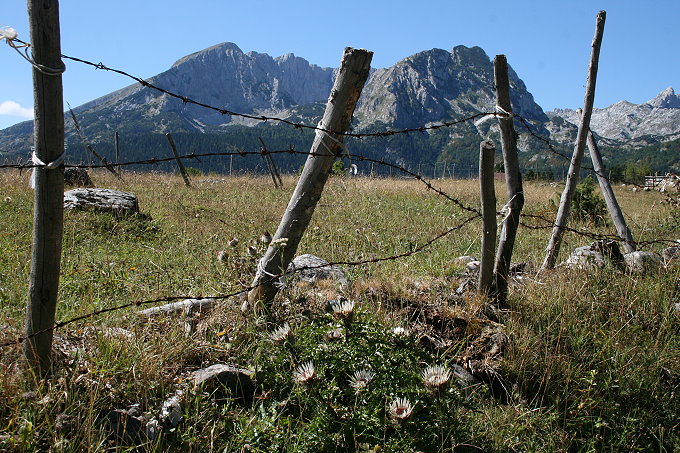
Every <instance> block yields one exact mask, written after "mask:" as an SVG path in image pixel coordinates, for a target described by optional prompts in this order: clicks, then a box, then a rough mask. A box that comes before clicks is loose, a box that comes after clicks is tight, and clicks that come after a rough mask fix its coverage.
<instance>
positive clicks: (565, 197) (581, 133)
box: [541, 11, 607, 271]
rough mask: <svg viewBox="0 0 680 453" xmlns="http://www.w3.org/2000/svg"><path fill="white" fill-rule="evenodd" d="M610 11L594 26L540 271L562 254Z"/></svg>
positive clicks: (553, 262) (598, 17)
mask: <svg viewBox="0 0 680 453" xmlns="http://www.w3.org/2000/svg"><path fill="white" fill-rule="evenodd" d="M606 16H607V13H606V12H604V11H600V12H599V13H597V21H596V26H595V37H594V38H593V43H592V51H591V54H590V65H589V67H588V81H587V82H586V94H585V98H584V101H583V104H584V105H583V114H582V115H581V121H580V123H579V127H578V135H577V137H576V145H575V147H574V154H573V156H572V158H571V164H570V165H569V172H568V173H567V181H566V184H565V187H564V191H563V192H562V197H561V198H560V206H559V208H558V209H557V217H556V218H555V226H554V227H553V229H552V234H551V236H550V241H549V242H548V246H547V248H546V255H545V260H544V261H543V265H542V266H541V270H542V271H544V270H548V269H553V268H554V267H555V262H556V261H557V255H558V254H559V253H560V246H561V245H562V236H563V234H564V227H565V226H566V225H567V219H568V217H569V209H570V207H571V201H572V199H573V198H574V193H575V192H576V184H577V182H578V177H579V173H580V171H581V160H582V158H583V152H584V151H585V147H586V140H587V136H588V131H589V128H590V117H591V115H592V113H593V103H594V102H595V82H596V81H597V66H598V61H599V58H600V46H601V45H602V35H603V34H604V23H605V19H606Z"/></svg>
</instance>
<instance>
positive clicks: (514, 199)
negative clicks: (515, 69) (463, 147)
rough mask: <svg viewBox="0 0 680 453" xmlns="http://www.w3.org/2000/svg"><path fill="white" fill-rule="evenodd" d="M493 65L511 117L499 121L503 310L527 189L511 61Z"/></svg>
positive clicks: (497, 286) (499, 299)
mask: <svg viewBox="0 0 680 453" xmlns="http://www.w3.org/2000/svg"><path fill="white" fill-rule="evenodd" d="M493 65H494V78H495V80H496V105H498V107H500V109H502V111H505V112H507V113H508V114H509V115H507V117H499V118H498V124H499V126H500V128H501V143H502V145H503V167H504V169H505V187H506V190H507V194H508V200H509V201H508V203H507V209H509V212H508V214H507V215H506V216H505V220H504V221H503V227H502V229H501V234H500V237H499V239H498V251H497V252H496V264H495V267H494V296H495V298H496V303H497V304H498V305H499V306H501V307H502V306H504V305H505V304H506V302H507V298H508V274H509V273H510V261H511V259H512V251H513V248H514V247H515V237H516V236H517V228H519V219H520V214H521V212H522V208H523V207H524V190H523V189H522V175H521V173H520V172H519V159H518V158H517V133H516V132H515V127H514V125H513V120H512V104H511V103H510V80H509V78H508V61H507V59H506V57H505V55H496V58H494V61H493ZM500 109H499V110H500Z"/></svg>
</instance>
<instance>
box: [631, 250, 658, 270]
mask: <svg viewBox="0 0 680 453" xmlns="http://www.w3.org/2000/svg"><path fill="white" fill-rule="evenodd" d="M623 259H624V260H625V262H626V268H627V269H628V270H629V271H630V272H654V271H658V270H659V268H660V267H661V256H659V254H658V253H654V252H643V251H640V250H638V251H635V252H631V253H626V254H625V255H623Z"/></svg>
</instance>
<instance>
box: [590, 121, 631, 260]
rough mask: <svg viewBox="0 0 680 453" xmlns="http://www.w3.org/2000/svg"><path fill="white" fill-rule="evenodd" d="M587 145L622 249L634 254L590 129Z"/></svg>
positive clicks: (628, 234)
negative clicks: (621, 240) (621, 243)
mask: <svg viewBox="0 0 680 453" xmlns="http://www.w3.org/2000/svg"><path fill="white" fill-rule="evenodd" d="M579 114H580V111H579ZM587 143H588V151H589V152H590V159H591V160H592V161H593V169H594V170H595V174H596V175H597V180H598V182H599V183H600V190H601V191H602V196H603V197H604V201H605V202H606V203H607V209H609V215H611V217H612V221H613V222H614V227H615V228H616V232H617V233H618V234H619V237H620V238H621V239H623V249H624V251H625V252H626V253H630V252H634V251H635V250H636V249H637V246H636V244H635V241H633V233H631V232H630V229H629V228H628V225H627V224H626V219H625V218H624V217H623V212H622V211H621V207H620V206H619V202H618V201H617V200H616V195H614V190H613V189H612V185H611V184H610V183H609V179H607V178H606V177H605V175H604V164H603V163H602V155H601V154H600V149H599V148H598V147H597V142H595V137H594V136H593V133H592V131H591V130H590V129H588V140H587Z"/></svg>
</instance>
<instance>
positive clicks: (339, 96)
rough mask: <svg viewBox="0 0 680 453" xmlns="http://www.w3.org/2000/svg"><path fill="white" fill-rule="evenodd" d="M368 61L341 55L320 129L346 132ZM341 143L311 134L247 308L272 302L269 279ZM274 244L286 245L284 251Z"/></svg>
mask: <svg viewBox="0 0 680 453" xmlns="http://www.w3.org/2000/svg"><path fill="white" fill-rule="evenodd" d="M372 57H373V52H369V51H367V50H363V49H353V48H350V47H348V48H346V49H345V53H344V55H343V57H342V62H341V63H340V70H339V71H338V75H337V77H336V79H335V84H334V85H333V89H332V90H331V94H330V97H329V98H328V103H327V104H326V111H325V112H324V115H323V119H322V120H321V123H320V127H322V128H323V129H325V130H330V131H336V132H344V131H346V130H347V129H348V128H349V126H350V123H351V121H352V114H353V113H354V108H355V106H356V103H357V101H358V100H359V95H360V94H361V90H362V89H363V87H364V83H366V79H367V78H368V73H369V70H370V68H371V59H372ZM342 138H343V137H342V136H341V135H337V134H331V133H326V132H321V131H317V133H316V136H315V137H314V142H313V144H312V147H311V150H310V154H309V156H308V157H307V161H306V162H305V166H304V168H303V169H302V175H300V179H299V181H298V184H297V186H296V187H295V191H294V192H293V195H292V196H291V199H290V202H289V203H288V207H287V208H286V212H285V213H284V214H283V217H282V218H281V223H280V224H279V227H278V229H277V230H276V233H275V234H274V237H273V241H272V243H271V244H270V246H269V248H268V249H267V252H266V253H265V255H264V257H263V258H262V259H261V260H260V264H259V266H258V270H257V274H256V275H255V279H254V281H253V286H254V287H255V288H254V289H253V290H252V291H250V293H249V294H248V301H249V302H250V303H251V304H255V303H256V302H258V301H262V302H264V304H265V306H266V307H268V306H269V304H271V302H272V301H273V299H274V296H275V295H276V293H277V291H278V288H277V287H276V286H275V283H276V280H275V278H274V277H273V276H276V275H279V274H281V273H283V272H285V271H286V269H287V267H288V265H289V264H290V262H291V261H292V260H293V257H294V256H295V253H296V252H297V248H298V245H299V243H300V240H301V239H302V235H303V234H304V232H305V230H306V229H307V226H308V225H309V222H310V220H311V218H312V215H313V214H314V209H315V208H316V204H317V202H318V201H319V198H321V192H322V191H323V188H324V185H325V184H326V181H327V180H328V176H329V174H330V170H331V167H332V166H333V162H334V161H335V159H336V158H337V157H338V156H339V155H340V152H341V142H342ZM278 239H286V243H285V245H284V244H281V243H280V242H278V241H277V240H278Z"/></svg>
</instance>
